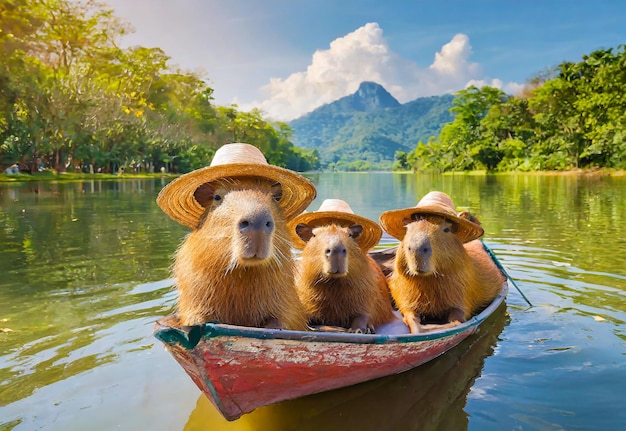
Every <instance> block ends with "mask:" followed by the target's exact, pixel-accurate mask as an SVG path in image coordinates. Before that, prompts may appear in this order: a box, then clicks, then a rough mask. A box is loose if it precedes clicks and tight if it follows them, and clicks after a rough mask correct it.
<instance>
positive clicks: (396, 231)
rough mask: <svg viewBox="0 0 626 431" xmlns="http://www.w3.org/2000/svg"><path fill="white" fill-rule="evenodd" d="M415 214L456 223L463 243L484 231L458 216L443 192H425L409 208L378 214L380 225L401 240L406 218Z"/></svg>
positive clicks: (479, 235) (449, 199)
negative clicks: (441, 218)
mask: <svg viewBox="0 0 626 431" xmlns="http://www.w3.org/2000/svg"><path fill="white" fill-rule="evenodd" d="M415 214H424V215H437V216H442V217H445V218H447V219H449V220H451V221H453V222H455V223H457V224H458V229H457V231H456V232H455V234H456V236H457V237H459V239H460V240H461V242H463V243H466V242H469V241H472V240H474V239H477V238H480V237H481V236H482V235H483V233H484V230H483V228H482V227H480V226H479V225H478V224H476V223H474V222H471V221H469V220H468V219H466V218H462V217H459V216H458V215H457V213H456V210H455V207H454V203H453V202H452V199H451V198H450V196H448V195H447V194H445V193H443V192H430V193H427V194H426V195H425V196H424V197H423V198H422V199H421V200H420V201H419V202H418V203H417V205H416V206H414V207H411V208H404V209H400V210H391V211H385V212H384V213H382V214H381V215H380V219H379V220H380V225H381V226H382V228H383V229H384V230H385V231H386V232H387V233H388V234H389V235H391V236H393V237H394V238H397V239H399V240H400V241H402V239H403V238H404V235H405V234H406V225H407V220H411V217H412V216H413V215H415ZM409 223H410V221H409Z"/></svg>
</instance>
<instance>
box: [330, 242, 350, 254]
mask: <svg viewBox="0 0 626 431" xmlns="http://www.w3.org/2000/svg"><path fill="white" fill-rule="evenodd" d="M347 253H348V250H346V248H345V247H344V245H343V244H340V245H337V246H335V247H329V248H327V249H326V257H335V256H337V257H339V256H345V255H346V254H347Z"/></svg>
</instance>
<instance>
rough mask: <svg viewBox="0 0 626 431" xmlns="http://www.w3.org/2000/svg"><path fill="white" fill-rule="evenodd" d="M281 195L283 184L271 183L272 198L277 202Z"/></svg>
mask: <svg viewBox="0 0 626 431" xmlns="http://www.w3.org/2000/svg"><path fill="white" fill-rule="evenodd" d="M282 197H283V186H282V185H281V184H280V183H274V184H272V198H274V200H275V201H276V202H279V201H280V199H281V198H282Z"/></svg>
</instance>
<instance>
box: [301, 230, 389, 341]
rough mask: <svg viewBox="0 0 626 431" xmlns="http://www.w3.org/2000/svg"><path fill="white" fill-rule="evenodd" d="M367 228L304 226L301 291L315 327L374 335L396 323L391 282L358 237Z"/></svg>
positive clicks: (310, 320)
mask: <svg viewBox="0 0 626 431" xmlns="http://www.w3.org/2000/svg"><path fill="white" fill-rule="evenodd" d="M362 230H363V227H362V226H361V225H358V224H353V225H351V226H349V227H342V226H340V225H337V224H329V225H325V226H319V227H313V226H310V225H307V224H298V225H297V226H296V233H297V234H298V236H299V237H300V238H301V239H302V240H303V241H305V242H306V246H305V247H304V249H303V250H302V256H301V259H300V261H299V265H298V271H297V275H296V288H297V290H298V295H299V296H300V299H301V300H302V303H303V304H304V307H305V309H306V312H307V316H308V318H309V323H310V324H311V325H328V326H339V327H343V328H347V329H348V330H349V331H350V332H357V333H372V332H374V327H375V326H377V325H380V324H382V323H386V322H389V321H391V320H393V319H394V315H393V308H392V305H391V298H390V294H389V288H388V287H387V281H386V278H385V276H384V275H383V273H382V271H381V270H380V268H379V267H378V265H377V264H376V263H375V262H374V260H373V259H372V258H370V257H369V256H368V255H367V253H366V252H365V251H363V250H362V249H361V248H360V247H359V245H358V244H357V243H356V241H355V239H357V238H358V236H359V235H360V234H361V232H362Z"/></svg>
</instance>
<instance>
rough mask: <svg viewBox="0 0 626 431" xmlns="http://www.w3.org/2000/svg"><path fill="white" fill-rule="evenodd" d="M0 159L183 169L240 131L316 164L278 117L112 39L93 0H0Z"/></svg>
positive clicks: (109, 168)
mask: <svg viewBox="0 0 626 431" xmlns="http://www.w3.org/2000/svg"><path fill="white" fill-rule="evenodd" d="M0 18H1V21H0V165H2V167H6V166H7V165H11V164H13V163H18V164H19V165H20V167H21V168H22V170H30V171H34V170H37V169H39V168H40V167H43V166H45V167H47V168H48V167H49V168H54V169H56V170H57V171H59V172H64V171H66V170H70V171H72V170H79V169H80V170H88V169H93V170H95V171H99V170H102V171H103V172H115V171H117V170H118V169H120V168H121V167H125V168H127V169H133V170H141V171H152V170H154V169H157V170H158V169H160V168H161V167H164V168H165V169H166V170H168V171H175V172H186V171H189V170H192V169H196V168H199V167H202V166H206V165H207V164H208V162H209V161H210V159H211V157H212V154H213V153H214V151H215V148H218V147H219V146H221V145H223V144H224V143H228V142H236V141H240V142H241V141H243V142H248V143H250V144H253V145H255V146H257V147H259V148H260V149H261V150H262V151H263V153H264V154H265V156H266V157H267V159H268V161H269V162H270V163H272V164H275V165H279V166H284V167H288V168H290V169H294V170H308V169H313V168H316V167H317V155H316V154H315V153H314V152H313V151H312V150H302V149H298V148H296V147H294V145H293V144H292V142H291V135H292V130H291V128H290V127H289V126H288V125H287V124H285V123H270V122H268V121H266V120H264V119H263V118H262V115H261V113H260V112H259V111H258V110H253V111H251V112H240V111H238V110H237V107H236V106H230V107H219V106H215V105H214V104H213V102H212V101H213V98H212V93H213V89H212V88H210V87H209V86H208V85H207V84H206V83H205V80H204V79H203V77H201V76H198V75H196V74H192V73H186V72H183V71H180V70H177V69H175V68H173V67H170V66H169V65H168V62H169V57H168V56H167V55H166V54H165V53H164V52H163V51H162V50H161V49H159V48H145V47H141V46H136V47H132V48H128V49H121V48H119V40H120V39H121V38H122V37H123V36H124V35H125V34H127V33H128V32H129V28H128V27H127V25H126V24H124V23H122V22H120V21H119V20H118V19H117V18H116V17H115V16H114V15H113V12H112V11H111V10H109V9H107V8H106V6H105V5H102V4H99V3H96V2H94V1H84V2H72V1H70V0H3V1H2V3H0Z"/></svg>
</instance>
